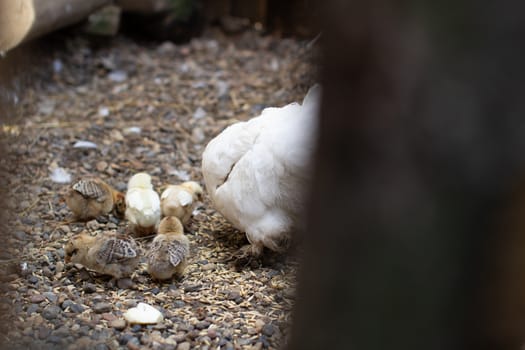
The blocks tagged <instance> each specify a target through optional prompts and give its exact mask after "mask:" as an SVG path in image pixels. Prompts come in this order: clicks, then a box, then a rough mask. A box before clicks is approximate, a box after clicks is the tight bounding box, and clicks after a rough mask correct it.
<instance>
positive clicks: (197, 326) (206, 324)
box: [195, 321, 210, 329]
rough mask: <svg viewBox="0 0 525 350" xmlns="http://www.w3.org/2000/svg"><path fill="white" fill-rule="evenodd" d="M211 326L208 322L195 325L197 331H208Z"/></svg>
mask: <svg viewBox="0 0 525 350" xmlns="http://www.w3.org/2000/svg"><path fill="white" fill-rule="evenodd" d="M209 326H210V322H208V321H201V322H197V324H195V328H197V329H206V328H208V327H209Z"/></svg>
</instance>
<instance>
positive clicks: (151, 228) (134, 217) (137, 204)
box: [126, 173, 161, 235]
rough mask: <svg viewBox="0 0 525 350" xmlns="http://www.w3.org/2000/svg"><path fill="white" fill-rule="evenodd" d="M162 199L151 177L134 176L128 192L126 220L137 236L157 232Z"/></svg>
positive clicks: (129, 183) (144, 174) (145, 175)
mask: <svg viewBox="0 0 525 350" xmlns="http://www.w3.org/2000/svg"><path fill="white" fill-rule="evenodd" d="M160 214H161V213H160V198H159V195H158V194H157V192H155V190H154V189H153V185H152V183H151V176H150V175H148V174H146V173H138V174H135V175H133V176H132V177H131V178H130V179H129V182H128V190H127V192H126V219H127V220H128V221H129V223H130V226H131V229H132V231H133V232H134V233H135V234H137V235H148V234H151V233H154V232H155V229H156V227H157V225H158V223H159V221H160Z"/></svg>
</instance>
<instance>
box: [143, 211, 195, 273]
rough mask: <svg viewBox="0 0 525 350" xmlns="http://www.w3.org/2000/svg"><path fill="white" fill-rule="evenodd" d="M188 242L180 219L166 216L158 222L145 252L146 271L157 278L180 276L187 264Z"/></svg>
mask: <svg viewBox="0 0 525 350" xmlns="http://www.w3.org/2000/svg"><path fill="white" fill-rule="evenodd" d="M189 252H190V242H189V240H188V238H187V237H186V236H185V235H184V229H183V227H182V224H181V222H180V220H179V219H178V218H177V217H175V216H166V217H165V218H163V219H162V220H161V222H160V224H159V232H158V234H157V236H155V238H154V239H153V241H152V242H151V245H150V249H149V251H148V253H147V258H148V272H149V273H150V275H151V276H152V277H153V278H155V279H158V280H167V279H170V278H172V277H173V275H176V276H177V277H181V276H182V274H183V273H184V269H185V268H186V265H187V257H188V255H189Z"/></svg>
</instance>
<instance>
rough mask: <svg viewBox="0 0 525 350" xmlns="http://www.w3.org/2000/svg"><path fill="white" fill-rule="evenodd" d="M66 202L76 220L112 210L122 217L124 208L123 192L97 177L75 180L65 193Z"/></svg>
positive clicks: (105, 213)
mask: <svg viewBox="0 0 525 350" xmlns="http://www.w3.org/2000/svg"><path fill="white" fill-rule="evenodd" d="M65 200H66V204H67V206H68V207H69V209H70V210H71V211H72V212H73V215H74V217H75V218H76V219H78V220H89V219H93V218H97V217H99V216H102V215H107V214H109V213H110V212H112V211H113V213H114V215H115V216H117V217H120V218H122V217H123V216H124V211H125V210H126V204H125V200H124V194H123V193H121V192H119V191H117V190H115V189H114V188H113V187H111V186H110V185H108V184H107V183H106V182H104V181H103V180H101V179H99V178H94V177H93V178H86V179H81V180H79V181H77V182H75V183H74V184H73V185H72V186H71V187H70V188H69V190H68V192H67V193H66V195H65Z"/></svg>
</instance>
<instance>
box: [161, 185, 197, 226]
mask: <svg viewBox="0 0 525 350" xmlns="http://www.w3.org/2000/svg"><path fill="white" fill-rule="evenodd" d="M201 198H202V187H201V186H200V185H199V184H198V183H196V182H195V181H187V182H183V183H181V184H180V185H169V186H168V187H167V188H166V189H165V190H164V192H162V195H161V196H160V208H161V210H162V215H163V216H176V217H178V218H179V219H180V221H181V222H182V224H183V225H186V224H187V223H188V221H189V220H190V218H191V214H192V212H193V209H194V208H195V205H196V204H197V201H198V200H200V199H201Z"/></svg>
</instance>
